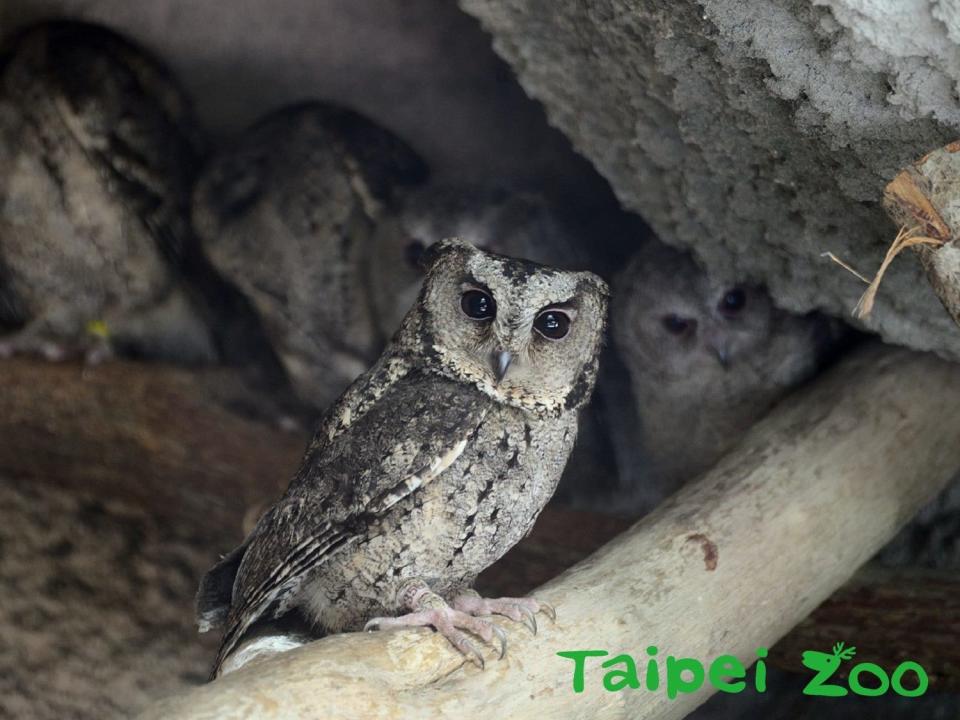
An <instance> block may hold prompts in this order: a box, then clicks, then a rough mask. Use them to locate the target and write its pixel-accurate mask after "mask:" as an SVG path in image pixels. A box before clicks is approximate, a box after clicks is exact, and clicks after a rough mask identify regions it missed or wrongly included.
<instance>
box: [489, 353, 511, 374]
mask: <svg viewBox="0 0 960 720" xmlns="http://www.w3.org/2000/svg"><path fill="white" fill-rule="evenodd" d="M491 360H492V361H493V375H494V377H496V378H497V382H500V381H501V380H503V379H504V378H505V377H506V376H507V370H509V369H510V363H511V361H512V360H513V354H512V353H510V352H508V351H507V350H499V351H495V352H494V353H493V356H492V358H491Z"/></svg>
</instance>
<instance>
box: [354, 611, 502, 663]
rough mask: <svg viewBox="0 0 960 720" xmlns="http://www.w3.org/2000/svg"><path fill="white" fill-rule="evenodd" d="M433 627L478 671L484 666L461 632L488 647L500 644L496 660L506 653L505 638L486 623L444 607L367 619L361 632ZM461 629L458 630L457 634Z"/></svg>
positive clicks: (472, 646) (472, 645)
mask: <svg viewBox="0 0 960 720" xmlns="http://www.w3.org/2000/svg"><path fill="white" fill-rule="evenodd" d="M427 626H429V627H433V628H434V629H435V630H436V631H437V632H438V633H440V634H441V635H443V636H444V637H445V638H446V639H447V640H448V641H449V642H450V644H451V645H453V646H454V647H455V648H456V649H457V650H458V651H459V652H460V654H461V655H463V656H464V657H465V658H466V659H467V660H469V661H470V662H472V663H473V664H474V665H476V666H477V667H479V668H480V669H481V670H482V669H483V668H484V666H485V663H484V660H483V655H482V654H481V653H480V651H479V650H478V649H477V647H476V645H474V644H473V643H472V642H471V641H470V638H469V637H468V636H467V634H466V633H465V632H463V631H464V630H466V631H467V632H469V633H471V634H473V635H476V636H477V637H479V638H481V639H482V640H483V641H484V642H486V643H489V644H491V645H493V644H494V639H496V640H499V641H500V658H503V656H504V654H505V653H506V652H507V634H506V633H505V632H504V631H503V629H502V628H500V627H498V626H497V625H495V624H494V623H492V622H490V621H489V620H484V619H482V618H477V617H473V616H472V615H468V614H467V613H465V612H461V611H459V610H455V609H453V608H452V607H450V606H448V605H446V604H445V605H443V606H441V607H434V608H429V609H426V610H419V611H417V612H412V613H408V614H407V615H401V616H399V617H375V618H370V620H368V621H367V622H366V624H365V625H364V626H363V629H364V631H365V632H368V631H372V630H390V629H392V628H410V627H427ZM461 628H462V630H461Z"/></svg>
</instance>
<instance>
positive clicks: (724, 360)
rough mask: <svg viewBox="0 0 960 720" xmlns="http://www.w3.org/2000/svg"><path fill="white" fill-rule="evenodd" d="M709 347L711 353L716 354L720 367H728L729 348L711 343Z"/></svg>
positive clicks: (725, 368)
mask: <svg viewBox="0 0 960 720" xmlns="http://www.w3.org/2000/svg"><path fill="white" fill-rule="evenodd" d="M711 349H712V350H713V354H714V355H716V356H717V361H718V362H719V363H720V367H722V368H723V369H724V370H727V369H729V368H730V350H729V348H727V347H725V346H724V345H712V346H711Z"/></svg>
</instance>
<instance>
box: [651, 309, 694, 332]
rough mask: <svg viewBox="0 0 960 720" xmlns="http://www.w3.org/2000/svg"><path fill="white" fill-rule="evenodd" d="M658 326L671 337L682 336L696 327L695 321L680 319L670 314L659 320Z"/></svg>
mask: <svg viewBox="0 0 960 720" xmlns="http://www.w3.org/2000/svg"><path fill="white" fill-rule="evenodd" d="M660 324H661V325H663V327H664V329H665V330H666V331H667V332H668V333H670V334H671V335H683V334H684V333H686V332H688V331H689V330H691V329H692V328H694V327H696V324H697V323H696V320H690V319H688V318H683V317H680V316H679V315H674V314H673V313H670V314H669V315H664V316H663V317H662V318H660Z"/></svg>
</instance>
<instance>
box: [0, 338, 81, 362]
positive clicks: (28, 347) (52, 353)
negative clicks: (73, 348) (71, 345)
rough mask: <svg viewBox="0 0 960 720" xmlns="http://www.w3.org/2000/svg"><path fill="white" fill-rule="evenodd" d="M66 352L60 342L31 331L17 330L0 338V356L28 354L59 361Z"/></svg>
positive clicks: (64, 356) (65, 355) (63, 357)
mask: <svg viewBox="0 0 960 720" xmlns="http://www.w3.org/2000/svg"><path fill="white" fill-rule="evenodd" d="M67 354H68V353H67V350H66V348H65V347H64V346H63V345H62V344H60V343H58V342H54V341H53V340H48V339H46V338H43V337H40V336H38V335H34V334H33V333H26V332H18V333H14V334H12V335H7V336H5V337H2V338H0V358H10V357H13V356H14V355H30V356H34V357H41V358H43V359H44V360H49V361H50V362H60V361H61V360H64V359H65V358H66V357H67Z"/></svg>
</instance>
